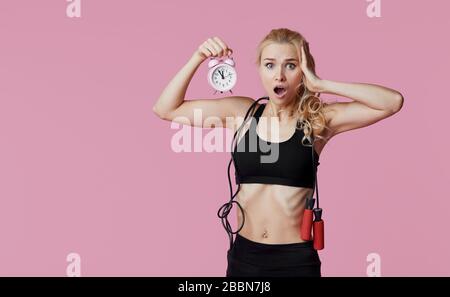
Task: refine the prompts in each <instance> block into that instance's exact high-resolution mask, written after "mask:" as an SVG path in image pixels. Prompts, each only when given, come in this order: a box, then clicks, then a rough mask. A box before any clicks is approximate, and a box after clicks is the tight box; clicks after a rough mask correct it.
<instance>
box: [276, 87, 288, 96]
mask: <svg viewBox="0 0 450 297" xmlns="http://www.w3.org/2000/svg"><path fill="white" fill-rule="evenodd" d="M273 91H274V92H275V94H277V95H278V97H283V96H284V95H285V94H286V93H287V89H286V88H283V87H275V88H274V89H273Z"/></svg>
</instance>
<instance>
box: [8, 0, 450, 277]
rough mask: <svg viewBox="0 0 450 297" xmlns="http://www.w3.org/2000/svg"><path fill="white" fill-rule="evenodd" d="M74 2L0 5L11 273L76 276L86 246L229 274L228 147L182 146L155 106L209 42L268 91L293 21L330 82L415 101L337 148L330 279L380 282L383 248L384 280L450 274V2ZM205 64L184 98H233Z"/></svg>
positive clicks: (128, 259)
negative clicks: (279, 38) (272, 55)
mask: <svg viewBox="0 0 450 297" xmlns="http://www.w3.org/2000/svg"><path fill="white" fill-rule="evenodd" d="M256 3H258V4H256ZM67 5H68V2H66V1H64V0H52V1H50V0H48V1H32V0H28V1H24V0H21V1H18V0H14V1H13V0H2V1H1V2H0V38H1V44H0V236H1V243H0V275H3V276H6V275H15V276H25V275H28V276H38V275H39V276H41V275H42V276H43V275H52V276H65V273H66V266H67V265H68V263H67V262H66V256H67V255H68V254H69V253H71V252H75V253H78V254H79V255H80V256H81V273H82V275H83V276H121V275H124V276H224V275H225V269H226V251H227V248H228V237H227V236H226V233H225V231H224V230H223V227H222V225H221V223H220V220H219V219H218V217H217V216H216V213H217V210H218V208H219V207H220V206H221V205H222V204H223V203H224V202H226V201H227V200H228V199H229V191H228V181H227V174H226V166H227V164H228V161H229V157H230V155H229V153H228V152H215V153H207V152H201V153H178V154H177V153H175V152H173V151H172V150H171V147H170V139H171V137H172V136H173V135H174V133H175V132H176V130H173V129H170V122H167V121H162V120H160V119H159V118H157V117H156V116H155V115H154V114H153V112H152V106H153V104H154V102H155V101H156V100H157V99H158V97H159V95H160V93H161V92H162V90H163V88H164V87H165V86H166V84H167V83H168V82H169V80H170V79H171V78H172V77H173V75H174V74H175V73H176V72H177V71H178V70H179V69H180V68H181V67H182V66H183V65H184V64H185V63H186V62H187V60H188V59H189V58H190V56H191V55H192V53H193V52H194V50H196V48H197V47H198V46H199V45H200V44H201V43H202V42H203V41H204V40H206V39H207V38H209V37H212V36H219V37H221V38H222V39H223V40H224V41H226V42H227V43H228V44H229V46H230V47H232V48H233V49H234V57H235V60H236V62H237V71H238V74H239V78H238V84H237V86H236V88H235V89H234V90H235V94H239V95H243V96H250V97H253V98H255V99H256V98H259V97H261V96H263V95H264V93H263V88H262V85H261V83H260V80H259V76H258V73H257V71H256V68H255V66H254V65H253V61H254V60H255V55H256V46H257V43H258V42H259V41H260V40H261V39H262V38H263V37H264V35H265V34H267V33H268V32H269V31H270V29H272V28H279V27H288V28H291V29H293V30H298V31H299V32H301V33H302V34H304V35H305V37H306V38H307V39H308V41H309V42H310V47H311V51H312V53H313V55H314V56H315V59H316V64H317V72H318V74H319V76H320V77H322V78H326V79H330V80H337V81H347V82H369V83H375V84H381V85H384V86H387V87H391V88H394V89H396V90H399V91H400V92H402V94H403V95H404V97H405V104H404V107H403V109H402V110H401V112H400V113H398V114H396V115H394V116H393V117H390V118H388V119H386V120H384V121H381V122H379V123H377V124H375V125H373V126H370V127H367V128H364V129H359V130H354V131H351V132H348V133H344V134H341V135H339V136H337V137H336V138H334V139H333V140H332V141H330V143H329V144H328V145H327V146H326V147H325V149H324V151H323V152H322V155H321V166H319V171H318V174H319V180H320V181H319V185H320V189H319V193H320V198H321V205H322V206H323V208H324V218H325V220H326V248H325V250H323V251H321V252H320V256H321V258H322V263H323V265H322V273H323V275H325V276H365V275H366V267H367V266H368V264H369V263H368V262H367V261H366V257H367V255H368V254H369V253H372V252H375V253H378V254H379V255H380V257H381V274H382V275H383V276H425V275H426V276H437V275H446V276H449V275H450V254H449V253H448V251H449V250H450V239H449V236H448V228H449V223H450V221H449V209H450V200H449V190H448V186H449V181H450V179H449V177H450V169H449V166H448V165H450V164H449V163H450V162H449V157H448V151H449V149H450V147H449V144H450V143H449V141H448V136H447V135H448V133H447V131H445V130H447V127H448V108H449V107H450V104H449V103H448V102H449V101H448V100H447V97H448V95H447V94H446V90H445V88H446V87H447V86H448V81H447V80H448V74H447V72H446V71H448V69H449V67H450V59H449V55H448V53H449V52H450V42H449V40H448V37H446V36H448V34H447V33H446V29H448V28H449V27H450V24H449V23H450V21H449V17H448V14H449V11H450V5H449V4H448V2H447V1H437V0H436V1H407V0H403V1H386V0H382V5H381V14H382V17H381V18H369V17H367V15H366V7H367V5H368V2H366V1H365V0H347V1H331V0H329V1H326V0H320V1H317V0H315V1H312V0H310V1H299V0H295V1H294V0H293V1H285V0H279V1H276V2H273V1H258V2H256V1H255V2H252V1H234V0H233V1H227V2H223V3H220V5H219V4H218V5H216V6H213V5H211V2H210V1H167V0H164V1H163V0H158V1H147V0H134V1H107V0H96V1H86V0H82V17H81V18H68V17H67V16H66V12H65V10H66V6H67ZM227 10H228V11H231V12H230V13H226V11H227ZM206 72H207V69H206V65H205V64H203V65H202V66H201V67H200V69H199V70H198V72H197V74H196V75H195V76H194V78H193V80H192V82H191V85H190V87H189V89H188V92H187V96H186V98H187V99H193V98H215V97H219V95H214V96H213V95H212V90H211V88H210V87H209V86H208V85H207V81H206ZM324 98H325V99H327V100H328V99H331V100H333V99H338V100H340V101H341V100H342V101H346V99H345V98H342V97H337V96H331V95H328V96H324ZM207 132H209V131H207V130H204V131H203V134H204V135H206V133H207ZM233 212H234V211H233ZM232 219H233V222H234V216H233V217H232Z"/></svg>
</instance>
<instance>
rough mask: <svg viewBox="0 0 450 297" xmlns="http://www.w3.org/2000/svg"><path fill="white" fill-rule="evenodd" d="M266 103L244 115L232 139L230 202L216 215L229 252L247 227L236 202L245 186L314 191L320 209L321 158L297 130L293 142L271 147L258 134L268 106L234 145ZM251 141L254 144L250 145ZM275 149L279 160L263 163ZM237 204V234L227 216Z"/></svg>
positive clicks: (292, 138) (242, 212) (250, 109)
mask: <svg viewBox="0 0 450 297" xmlns="http://www.w3.org/2000/svg"><path fill="white" fill-rule="evenodd" d="M263 99H266V100H267V99H269V98H268V97H262V98H260V99H258V100H256V101H255V102H253V104H252V105H251V106H250V108H249V109H248V111H247V113H246V115H245V118H244V123H243V124H242V125H241V126H240V128H239V129H238V130H237V131H236V132H235V133H234V136H233V142H232V153H231V155H232V156H231V159H230V162H229V163H228V184H229V187H230V200H229V201H228V202H226V203H224V204H223V205H222V206H221V207H220V208H219V210H218V211H217V216H218V217H219V218H220V219H221V221H222V225H223V227H224V228H225V231H226V232H227V234H228V237H229V239H230V249H231V248H232V247H233V234H237V233H239V231H241V229H242V228H243V227H244V224H245V215H244V210H243V209H242V206H241V205H240V203H239V202H238V201H236V200H234V198H235V197H236V195H237V194H238V193H239V190H240V187H241V184H242V183H261V184H279V185H289V186H295V187H307V188H312V189H313V192H312V194H311V198H312V197H313V196H314V192H315V194H316V197H317V208H319V185H318V181H317V166H318V165H319V164H320V163H319V161H318V159H319V155H318V154H317V152H316V151H315V150H314V149H313V145H312V144H307V145H304V144H302V137H303V136H304V133H303V130H301V129H296V131H295V133H294V135H293V136H292V137H291V138H290V139H288V140H286V141H283V142H280V143H278V146H277V145H275V146H273V143H272V146H269V144H271V143H270V142H268V141H265V140H263V139H261V138H260V137H259V136H258V135H257V133H256V127H257V125H258V123H259V118H260V117H261V114H262V112H263V110H264V108H265V104H263V105H260V106H259V108H258V109H257V111H256V112H255V114H254V116H253V118H251V120H252V122H251V124H250V128H249V129H248V130H247V132H246V133H245V135H244V137H242V139H241V140H240V141H239V143H238V144H237V145H236V144H235V142H234V140H235V139H236V135H237V134H238V132H239V131H240V130H241V129H242V127H243V126H244V125H245V123H246V120H247V118H248V117H249V115H250V114H251V112H252V111H253V110H254V108H255V106H256V104H257V103H258V102H259V101H261V100H263ZM254 119H255V120H256V123H255V121H254ZM252 138H253V144H252V142H250V141H251V139H252ZM255 144H256V145H255ZM255 146H256V148H255ZM261 147H262V148H263V149H261ZM276 147H278V154H274V155H273V156H277V157H278V158H277V159H275V160H273V162H267V160H266V159H264V162H262V160H263V159H261V157H267V156H270V155H271V154H273V153H272V152H271V151H272V150H276ZM268 148H269V149H268ZM233 162H234V163H235V175H236V184H237V186H238V188H237V190H236V192H235V193H233V187H232V185H231V178H230V168H231V163H233ZM314 188H315V191H314ZM307 201H310V199H309V198H308V199H307ZM234 203H235V204H237V206H238V207H239V209H240V211H241V214H242V225H241V226H240V227H239V228H238V229H237V230H236V231H233V229H232V227H231V224H230V222H229V220H228V215H229V214H230V211H231V209H232V208H233V204H234Z"/></svg>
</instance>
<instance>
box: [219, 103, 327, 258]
mask: <svg viewBox="0 0 450 297" xmlns="http://www.w3.org/2000/svg"><path fill="white" fill-rule="evenodd" d="M263 99H266V100H268V99H269V98H268V97H262V98H259V99H258V100H256V101H255V102H253V103H252V105H251V106H250V108H249V109H248V110H247V113H246V114H245V117H244V121H243V123H242V125H241V126H240V127H239V129H237V130H236V132H234V135H233V140H232V142H231V147H232V152H231V159H230V161H229V163H228V185H229V188H230V200H229V201H228V202H226V203H225V204H223V205H222V206H221V207H220V208H219V210H218V212H217V216H218V217H219V218H220V219H221V222H222V225H223V227H224V228H225V231H226V232H227V234H228V237H229V239H230V249H231V248H232V247H233V234H237V233H239V231H241V229H242V228H243V227H244V223H245V215H244V210H243V208H242V206H241V205H240V203H239V202H238V201H236V200H234V198H235V197H236V195H237V194H238V193H239V190H240V188H241V184H240V183H237V190H236V192H235V193H234V194H233V187H232V185H231V178H230V168H231V164H232V163H233V164H234V168H235V175H236V180H237V177H238V176H239V174H238V173H239V170H238V167H237V166H236V163H234V154H235V153H236V148H237V144H238V141H237V139H236V135H238V134H239V133H240V131H241V130H242V129H243V127H244V126H245V124H246V122H247V119H248V117H249V115H250V114H253V110H254V109H255V107H256V104H257V103H258V102H259V101H261V100H263ZM250 120H251V118H250ZM314 142H315V137H314V141H313V144H310V145H305V146H310V147H311V154H312V164H313V171H314V184H315V186H314V187H313V193H312V194H311V197H307V198H306V206H305V210H304V213H303V218H302V223H301V225H300V237H301V238H302V239H303V240H305V241H310V240H311V237H312V240H313V246H314V249H316V250H321V249H323V248H324V221H323V219H322V209H321V208H320V207H319V185H318V181H317V167H316V168H314V164H315V160H314ZM319 164H320V163H319V162H317V165H319ZM314 188H315V191H314ZM314 193H316V197H317V207H314V204H315V201H316V199H314V198H313V197H314ZM233 203H236V205H237V206H238V207H239V209H240V211H241V213H242V224H241V226H240V227H239V228H238V229H237V230H236V231H233V229H232V227H231V224H230V222H229V220H228V215H229V214H230V211H231V209H232V208H233ZM311 231H312V233H313V235H311Z"/></svg>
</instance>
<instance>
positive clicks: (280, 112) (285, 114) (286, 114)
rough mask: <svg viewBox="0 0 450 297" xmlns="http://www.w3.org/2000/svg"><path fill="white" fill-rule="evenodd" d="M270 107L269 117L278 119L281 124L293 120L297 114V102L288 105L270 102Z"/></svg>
mask: <svg viewBox="0 0 450 297" xmlns="http://www.w3.org/2000/svg"><path fill="white" fill-rule="evenodd" d="M269 107H270V108H269V115H270V116H271V117H276V118H278V120H279V121H280V122H283V121H287V120H289V119H291V118H292V117H294V116H295V115H296V112H297V108H296V103H295V100H293V101H292V102H290V103H288V104H286V105H276V104H275V103H273V102H272V101H270V100H269Z"/></svg>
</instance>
